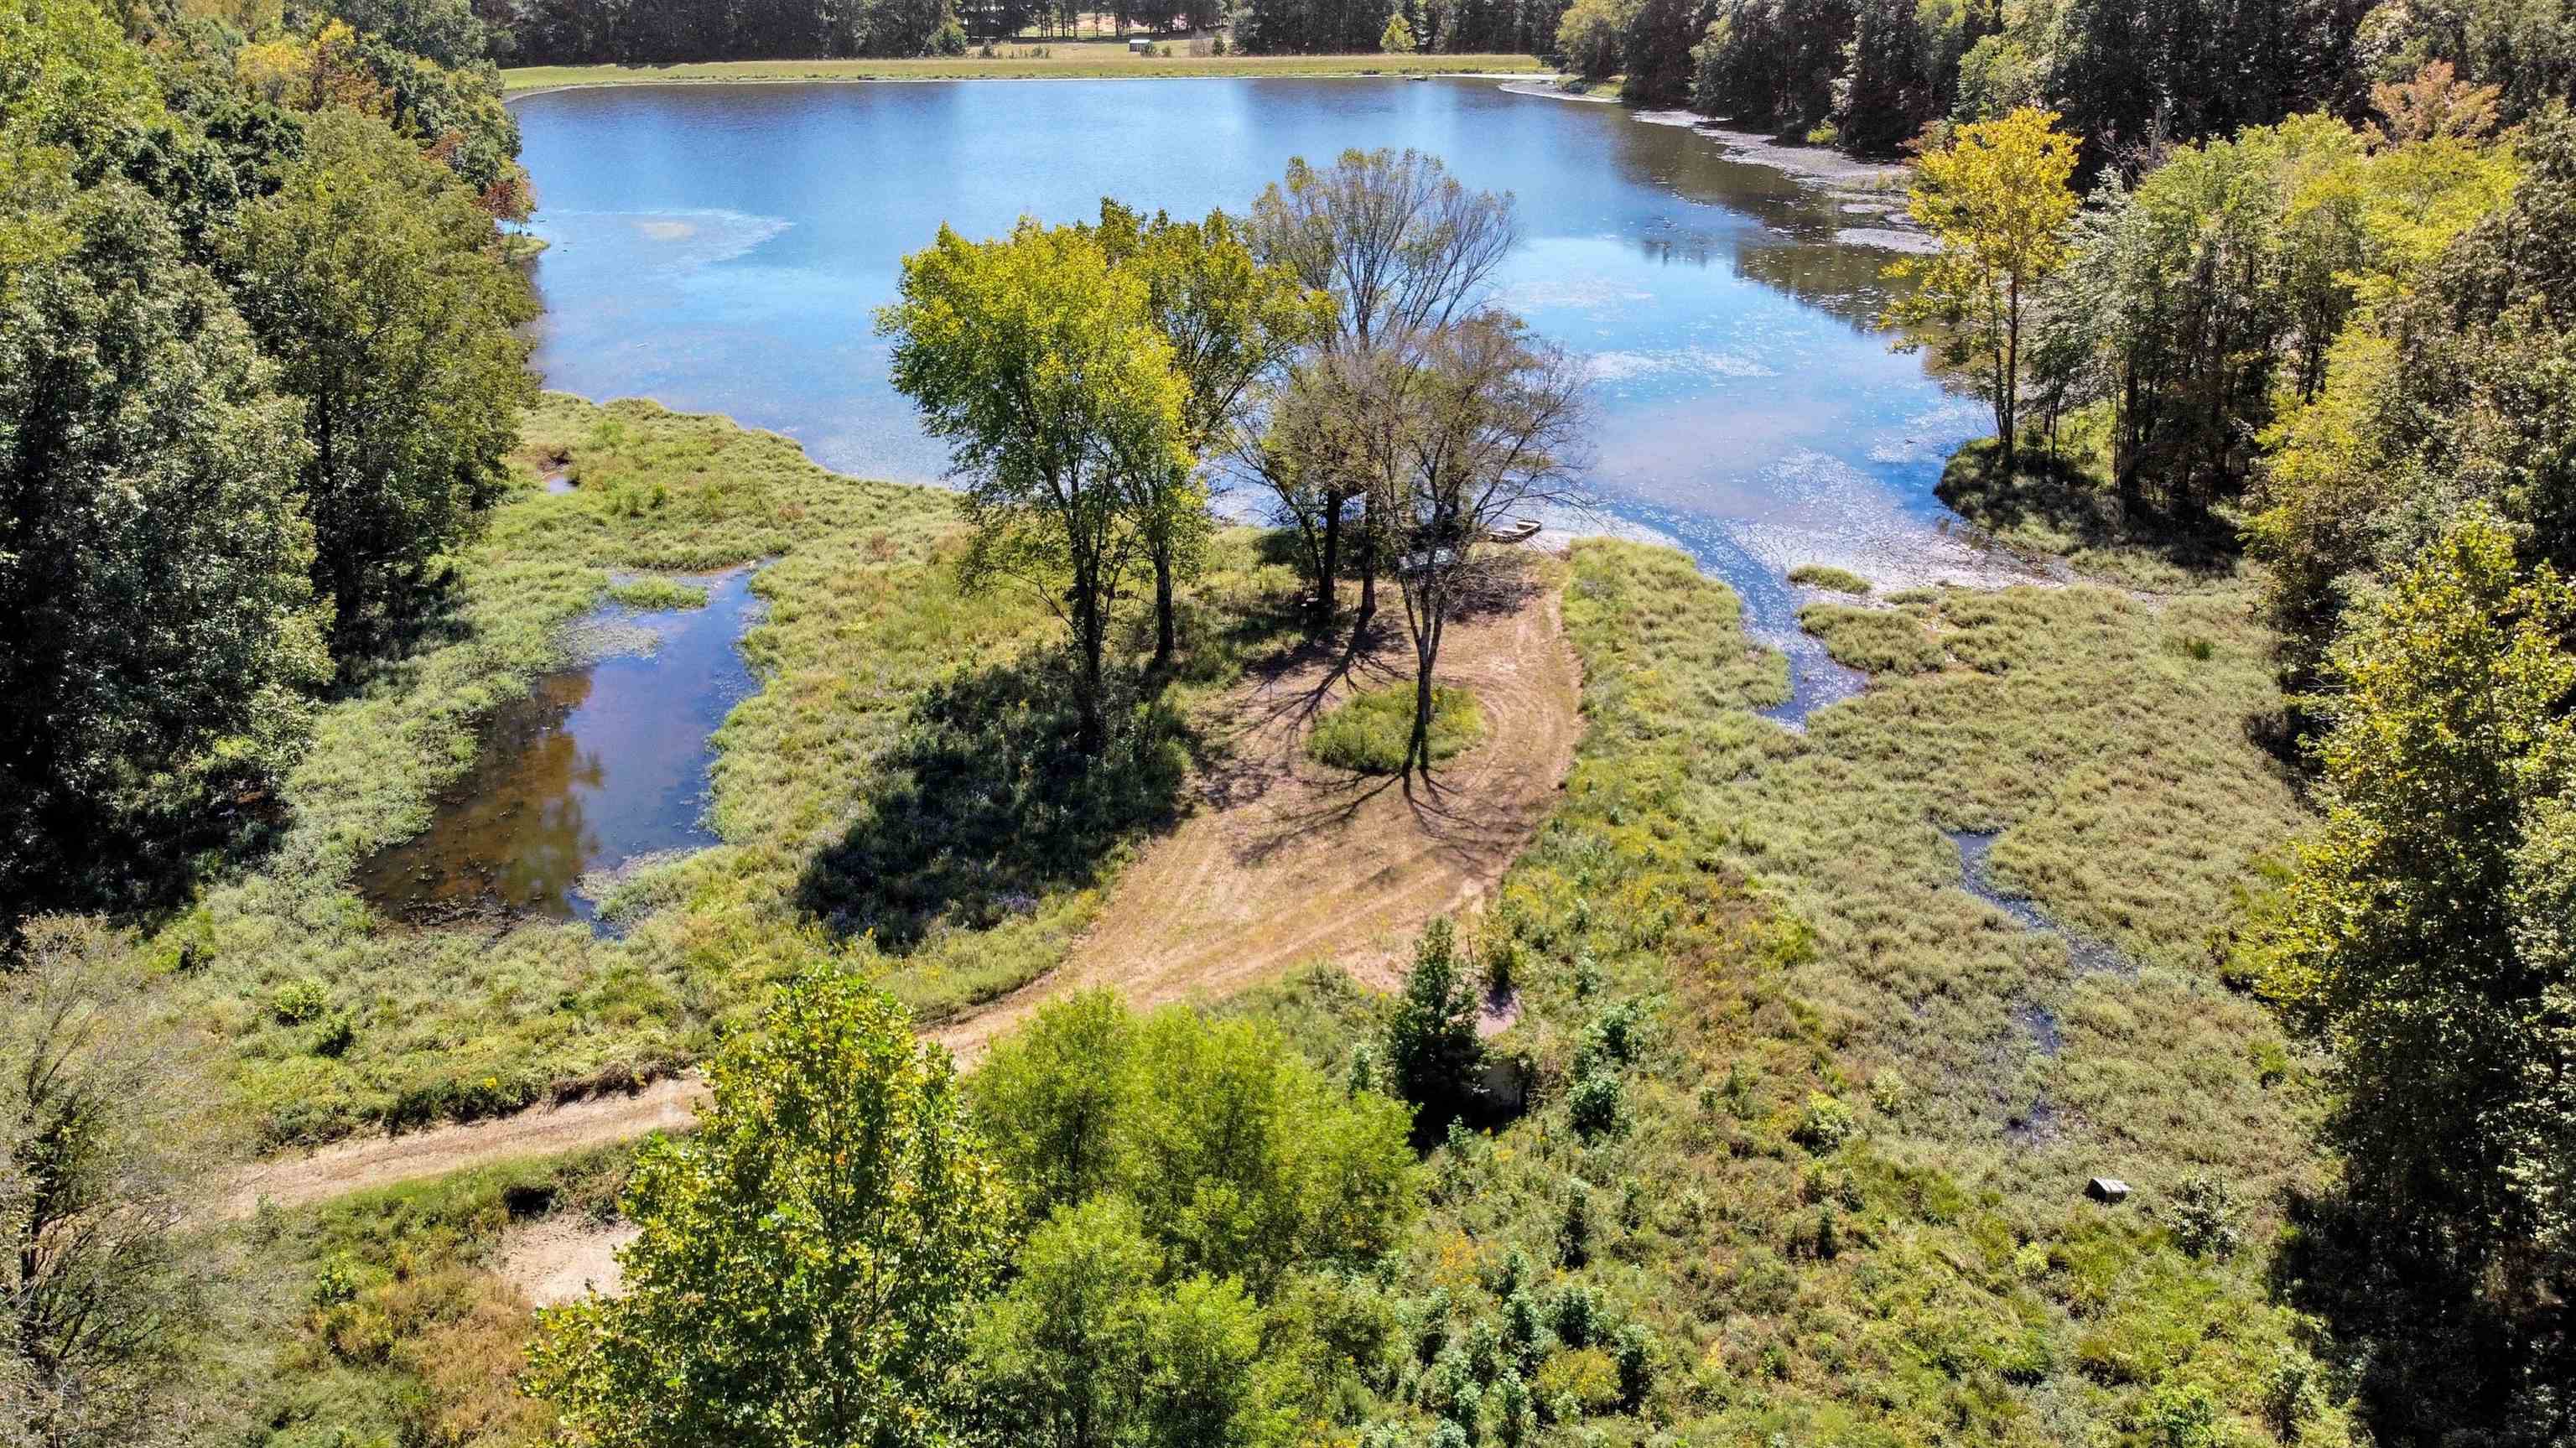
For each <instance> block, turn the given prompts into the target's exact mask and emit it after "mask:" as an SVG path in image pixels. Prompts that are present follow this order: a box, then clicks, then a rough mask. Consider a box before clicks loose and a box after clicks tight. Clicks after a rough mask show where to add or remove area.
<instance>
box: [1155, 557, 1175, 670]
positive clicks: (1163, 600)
mask: <svg viewBox="0 0 2576 1448" xmlns="http://www.w3.org/2000/svg"><path fill="white" fill-rule="evenodd" d="M1175 633H1176V629H1175V627H1174V624H1173V620H1172V547H1171V544H1169V543H1161V544H1157V545H1156V546H1155V548H1154V664H1153V667H1154V668H1155V669H1157V670H1160V669H1164V668H1168V667H1170V665H1171V662H1172V655H1173V653H1174V652H1176V644H1175V641H1174V634H1175Z"/></svg>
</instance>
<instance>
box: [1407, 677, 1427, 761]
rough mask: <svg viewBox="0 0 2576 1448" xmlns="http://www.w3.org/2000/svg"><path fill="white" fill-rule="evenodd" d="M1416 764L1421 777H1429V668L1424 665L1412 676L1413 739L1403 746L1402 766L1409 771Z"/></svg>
mask: <svg viewBox="0 0 2576 1448" xmlns="http://www.w3.org/2000/svg"><path fill="white" fill-rule="evenodd" d="M1416 766H1419V767H1420V768H1421V770H1422V777H1423V778H1425V779H1428V778H1430V777H1431V670H1430V668H1429V667H1428V666H1427V665H1426V666H1425V667H1424V668H1423V669H1422V670H1421V671H1420V672H1418V673H1416V674H1415V675H1414V676H1413V740H1412V742H1411V743H1409V744H1407V745H1405V747H1404V767H1405V770H1406V771H1407V772H1408V773H1409V772H1411V771H1412V770H1413V769H1414V768H1415V767H1416Z"/></svg>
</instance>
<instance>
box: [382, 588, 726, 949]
mask: <svg viewBox="0 0 2576 1448" xmlns="http://www.w3.org/2000/svg"><path fill="white" fill-rule="evenodd" d="M750 579H751V575H750V571H749V570H748V569H741V570H736V571H735V572H733V573H729V574H726V575H723V576H721V577H719V578H715V579H712V580H709V582H708V587H707V604H706V606H705V607H703V608H693V609H681V610H672V611H668V612H662V613H652V614H641V615H638V614H632V613H630V612H628V611H626V610H621V609H616V608H609V609H603V610H602V611H601V612H600V613H599V614H597V615H594V617H593V619H592V620H591V622H593V623H604V624H617V625H621V626H632V627H634V628H638V629H641V630H642V631H643V632H644V633H647V634H649V635H650V647H649V648H646V649H642V650H638V651H634V652H628V653H620V654H617V655H615V656H612V657H609V658H604V659H601V660H599V661H598V662H596V663H592V664H588V665H585V666H583V667H581V668H577V669H568V670H565V671H563V672H561V673H557V674H549V675H546V676H545V677H543V678H540V679H538V680H537V681H536V682H535V684H534V686H533V687H532V688H531V689H530V690H529V693H528V696H527V697H526V698H524V699H520V700H517V701H514V702H512V703H509V704H506V705H503V706H502V707H501V708H500V709H498V710H496V711H494V713H493V715H492V716H491V718H490V719H488V720H486V721H485V723H484V726H483V729H482V732H481V736H480V738H479V740H478V742H477V747H476V751H475V760H474V764H473V766H472V768H470V769H468V770H467V771H466V773H465V774H464V775H463V776H462V777H460V778H458V779H457V780H456V781H455V782H454V783H453V784H451V785H450V786H449V787H448V788H447V789H446V790H445V791H444V792H442V793H441V795H440V796H439V798H438V800H437V801H436V803H435V806H434V812H433V814H432V817H431V820H430V823H429V827H428V828H427V829H425V830H423V831H422V832H421V833H420V834H418V835H416V836H414V837H413V838H411V839H409V840H405V841H403V842H402V843H400V844H397V845H394V846H392V847H391V848H388V849H386V850H383V851H380V852H378V853H377V854H376V855H375V856H374V857H373V858H371V859H369V860H368V861H366V862H365V864H364V865H362V866H361V867H360V870H359V879H358V883H359V888H360V890H361V891H362V892H363V893H364V894H365V895H366V896H367V898H368V899H370V900H372V901H374V902H375V903H376V904H378V905H379V906H382V907H384V908H386V909H388V910H390V911H393V912H395V913H398V914H401V915H404V916H406V917H409V918H411V919H414V920H421V921H437V920H443V919H456V918H461V917H466V916H472V915H481V914H494V913H501V914H534V915H543V916H548V917H551V918H553V919H557V920H588V919H591V918H592V917H593V916H594V915H595V913H596V911H597V902H596V901H594V900H592V899H590V898H588V897H587V896H585V895H584V894H583V893H582V891H581V881H582V878H583V876H585V875H587V874H589V873H591V872H593V871H597V870H602V869H608V868H613V867H614V866H616V865H618V864H620V863H623V862H624V861H627V860H631V859H633V858H635V857H637V856H639V855H645V854H650V853H653V852H655V851H660V850H673V849H691V848H698V847H702V846H705V845H709V844H712V843H714V842H715V836H714V834H713V833H712V832H711V831H709V830H708V829H707V827H706V823H705V820H704V814H705V807H706V787H707V772H708V768H709V766H710V765H711V764H712V763H713V761H714V750H713V748H712V747H711V745H710V744H709V742H708V741H709V736H711V735H712V734H713V733H714V732H715V730H716V727H717V726H718V725H720V724H722V723H723V722H724V717H725V715H726V714H727V713H728V712H729V711H730V710H731V709H732V708H733V705H734V703H735V702H736V701H737V700H739V699H741V698H742V697H743V696H744V695H745V694H747V693H749V692H750V691H751V689H752V687H753V684H754V682H755V681H754V679H753V676H752V674H751V671H750V669H749V668H748V666H746V665H745V663H744V662H743V659H742V655H741V653H740V651H739V650H738V649H737V648H736V647H735V644H736V643H737V641H739V640H740V638H741V636H742V632H743V630H744V629H745V628H746V627H748V626H749V624H750V623H751V621H752V619H753V617H754V615H755V613H756V610H757V605H756V603H755V602H754V600H753V599H752V596H751V590H750Z"/></svg>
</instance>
